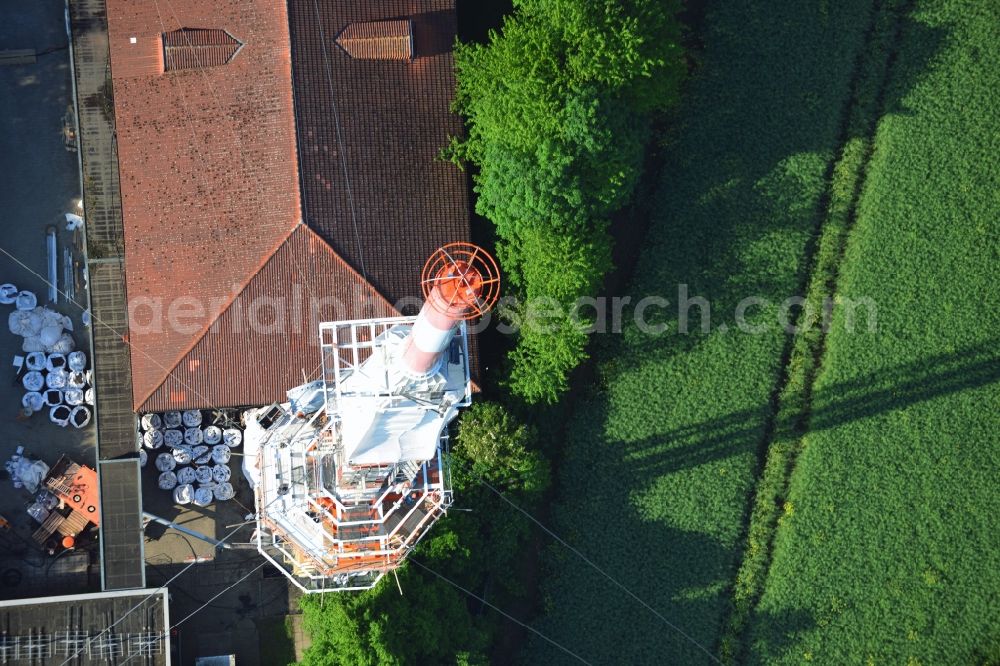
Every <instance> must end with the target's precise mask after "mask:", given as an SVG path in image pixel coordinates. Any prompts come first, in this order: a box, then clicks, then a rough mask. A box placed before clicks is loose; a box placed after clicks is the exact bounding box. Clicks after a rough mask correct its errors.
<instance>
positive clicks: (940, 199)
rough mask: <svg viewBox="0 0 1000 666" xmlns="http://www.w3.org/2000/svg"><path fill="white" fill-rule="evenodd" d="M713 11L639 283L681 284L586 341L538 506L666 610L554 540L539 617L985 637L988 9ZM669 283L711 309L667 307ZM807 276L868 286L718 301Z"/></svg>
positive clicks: (991, 511) (995, 442)
mask: <svg viewBox="0 0 1000 666" xmlns="http://www.w3.org/2000/svg"><path fill="white" fill-rule="evenodd" d="M914 5H915V6H914ZM706 26H707V27H706V31H705V51H704V53H703V57H702V60H701V68H700V71H699V72H698V73H696V74H695V77H694V79H693V81H692V83H691V85H690V87H689V90H688V91H687V92H686V94H685V103H684V104H683V106H682V109H681V111H680V114H679V122H678V124H677V126H676V127H675V128H674V129H673V130H672V131H671V132H670V134H669V135H668V136H667V137H666V139H665V141H664V144H665V147H666V149H667V153H668V164H667V165H666V168H665V173H664V175H663V179H662V184H661V190H660V192H659V195H658V196H657V197H656V199H655V202H654V203H653V205H652V206H651V208H652V210H653V211H654V212H653V213H652V223H651V227H650V230H649V236H648V239H647V243H646V246H645V249H644V252H643V254H642V257H641V260H640V262H639V265H638V266H637V268H636V276H637V277H636V279H635V281H634V283H633V285H632V286H631V288H630V291H629V294H630V296H631V297H632V298H633V299H634V300H633V302H634V301H636V300H638V299H640V298H642V297H643V296H648V295H650V294H659V295H662V296H663V297H665V298H667V299H669V300H670V301H671V306H670V307H669V308H667V309H666V314H665V315H664V316H663V317H662V318H661V319H660V320H659V321H661V322H663V323H666V324H667V325H668V332H667V333H666V334H664V335H660V336H649V335H647V334H644V333H641V332H640V331H638V330H636V328H635V327H629V328H628V329H627V330H626V334H625V335H623V336H619V337H617V338H613V339H607V340H602V341H599V343H598V345H597V353H596V357H597V360H598V368H599V371H598V376H599V381H598V382H597V386H595V387H594V388H593V390H591V392H590V395H589V397H587V398H585V399H581V400H579V402H578V403H577V408H576V410H575V417H574V420H573V421H572V423H571V424H570V425H569V426H568V437H567V441H566V444H565V447H564V451H565V460H564V461H563V463H562V465H561V466H560V468H559V469H558V470H557V479H558V482H559V484H560V485H559V501H558V503H557V505H556V506H555V508H554V510H553V514H554V519H553V520H554V527H555V528H556V531H558V532H560V533H561V534H562V536H563V537H565V538H566V539H567V540H568V541H570V542H571V543H573V544H574V545H576V546H577V547H579V548H580V549H581V550H583V551H584V552H585V553H586V554H587V555H588V556H589V557H591V559H593V560H594V561H595V562H596V563H597V564H598V565H600V566H601V567H603V568H604V569H605V570H606V571H608V572H609V573H610V574H611V575H613V576H615V577H616V578H617V579H618V580H620V581H621V582H622V583H624V584H625V585H626V586H627V587H629V588H630V589H631V590H632V591H633V592H635V593H636V594H637V595H638V596H640V597H641V598H642V599H644V600H645V601H646V602H648V603H649V604H650V605H651V606H652V607H653V608H654V609H655V610H656V611H657V612H658V613H660V614H661V615H662V616H663V617H662V618H657V617H656V616H655V615H654V614H653V613H650V612H649V611H647V610H646V609H643V608H642V607H641V605H639V604H638V603H637V602H636V601H634V600H633V599H630V598H629V597H628V596H627V595H625V594H624V593H622V592H620V591H619V590H616V589H614V587H612V586H610V585H609V584H607V582H606V581H605V580H603V579H602V578H601V576H600V574H598V573H596V572H595V571H594V570H593V569H591V568H589V567H587V565H586V564H584V563H583V562H581V561H580V560H579V559H578V558H575V557H574V556H573V555H571V554H569V553H567V552H566V551H565V550H564V549H561V548H559V547H553V549H552V554H551V555H550V556H549V557H548V560H547V564H548V568H549V571H548V582H547V584H546V585H545V586H544V588H543V592H544V593H545V609H546V613H545V616H544V618H543V620H542V621H541V622H539V623H538V628H539V629H540V630H542V631H544V632H545V633H546V634H547V635H548V636H550V637H551V638H553V639H555V640H557V641H560V642H562V643H564V644H566V645H569V646H572V647H573V649H574V650H575V651H576V652H577V653H578V654H579V655H580V656H581V657H582V658H584V659H587V660H589V661H593V662H595V663H612V662H618V663H653V662H661V663H662V662H666V663H698V662H709V661H711V659H710V658H709V657H708V656H707V655H706V654H705V653H704V652H703V651H701V649H700V648H699V647H698V646H696V645H694V642H697V643H699V644H700V645H701V646H703V647H705V648H706V649H707V650H708V651H710V652H711V653H712V654H713V655H715V656H716V657H718V658H719V659H721V660H722V661H724V662H726V663H730V662H733V661H736V662H753V663H774V662H782V663H802V662H810V661H812V662H816V663H824V664H844V663H898V664H925V665H930V664H953V663H954V664H966V663H996V662H997V661H998V660H1000V604H998V603H997V601H996V600H997V599H998V598H1000V476H998V470H1000V434H998V432H997V428H996V419H997V414H998V413H1000V384H998V382H1000V340H998V339H997V336H998V332H997V331H998V330H1000V326H998V324H1000V314H998V312H997V310H996V304H997V303H998V302H1000V286H998V285H1000V225H998V222H997V219H996V215H997V212H998V211H1000V157H998V156H1000V130H998V118H1000V98H998V96H997V93H996V91H997V90H1000V57H998V51H997V49H996V44H997V43H1000V11H998V10H997V8H996V7H995V6H990V5H989V3H975V2H972V0H964V1H961V2H959V1H958V0H953V1H951V2H947V3H940V2H938V3H934V2H930V1H927V2H923V3H921V2H917V3H913V2H907V1H905V0H873V1H871V2H862V1H860V0H859V1H856V2H849V3H796V4H795V5H794V6H791V7H785V8H782V9H776V8H774V7H768V8H767V9H754V8H748V7H746V6H743V5H736V4H733V3H722V4H721V6H718V7H716V8H715V9H714V10H713V11H710V12H709V15H708V17H707V19H706ZM679 283H684V284H686V285H688V293H689V294H691V295H699V296H704V297H705V298H706V299H707V300H708V301H709V302H710V303H711V307H712V309H713V311H712V326H711V330H710V331H709V332H707V333H702V332H695V333H693V334H689V335H678V334H677V326H678V321H677V311H676V309H675V308H676V301H677V298H678V295H677V291H676V289H677V285H678V284H679ZM798 293H802V294H804V295H805V296H806V297H807V299H808V301H809V302H810V303H811V304H812V306H813V307H814V309H818V308H819V307H820V306H821V303H822V300H823V299H824V298H827V297H842V298H850V299H854V300H855V301H861V299H867V300H865V301H861V302H866V303H874V304H875V305H874V307H870V306H868V305H863V306H861V307H860V308H858V309H857V310H855V315H856V321H855V322H854V326H853V327H852V326H851V325H850V322H849V321H848V319H849V317H848V315H847V314H846V312H847V310H845V309H844V308H839V309H835V311H834V316H833V320H832V325H831V326H830V328H829V332H823V331H820V330H819V329H813V330H811V331H809V332H808V333H806V334H804V335H798V336H794V337H789V336H786V335H785V334H784V333H783V332H782V331H781V330H778V329H777V328H775V327H774V326H773V323H774V322H775V321H776V320H777V317H776V312H775V309H774V307H764V308H760V309H755V310H754V313H755V314H754V322H755V323H757V322H768V323H771V324H772V329H771V330H770V331H769V332H767V333H765V334H760V335H749V334H746V333H743V332H741V331H736V330H734V327H733V321H732V316H733V312H734V307H735V304H736V302H737V301H738V300H739V299H740V298H743V297H746V296H762V297H764V298H767V299H769V300H770V301H771V302H772V303H775V302H778V301H780V300H781V299H782V298H784V297H786V296H789V295H792V294H798ZM817 311H818V310H817ZM873 313H874V314H873ZM691 314H692V316H691V322H690V325H691V326H692V327H693V328H694V329H697V328H698V325H699V314H700V313H699V310H698V308H697V307H694V308H692V309H691ZM868 317H873V319H872V321H873V322H874V330H869V328H868V322H869V319H868ZM719 324H726V326H728V330H722V329H720V328H719ZM668 622H669V623H671V624H674V625H676V627H671V626H669V625H668ZM678 629H679V630H680V631H678ZM681 631H683V632H685V633H687V634H688V635H689V636H690V639H689V638H686V637H684V636H683V635H681ZM691 639H693V640H691ZM526 656H527V661H529V662H532V663H534V662H537V661H540V660H542V659H546V660H555V661H556V662H559V663H561V662H562V661H564V660H565V659H566V655H564V654H560V653H557V652H556V651H555V650H554V648H552V647H551V646H549V645H547V644H545V643H544V642H543V641H541V640H536V641H533V642H532V643H531V644H530V646H529V648H528V650H527V651H526Z"/></svg>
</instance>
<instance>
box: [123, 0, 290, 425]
mask: <svg viewBox="0 0 1000 666" xmlns="http://www.w3.org/2000/svg"><path fill="white" fill-rule="evenodd" d="M107 9H108V32H109V42H110V48H111V71H112V76H113V77H114V91H115V96H114V97H115V119H116V122H115V125H116V128H117V136H118V159H119V167H120V170H121V191H122V213H123V220H124V228H125V262H126V283H127V284H126V286H127V293H128V299H129V306H130V310H131V311H132V313H133V315H134V316H133V317H132V323H133V325H132V326H131V327H130V332H129V336H130V343H131V348H132V354H131V357H132V358H131V360H132V378H133V400H134V401H135V406H136V408H138V407H140V406H141V404H142V399H143V398H144V397H145V396H146V395H148V394H149V393H150V392H151V391H153V389H155V388H156V387H157V386H159V385H160V384H161V383H162V382H163V379H164V377H165V376H166V374H167V373H168V371H170V370H171V369H172V368H173V367H174V366H175V365H176V363H177V361H178V360H179V358H180V356H181V355H182V354H183V353H185V352H186V351H187V349H188V348H189V347H190V345H191V342H192V339H193V338H195V337H197V335H198V334H199V333H200V332H201V331H202V330H204V329H205V328H206V327H207V326H208V325H209V324H210V323H211V321H212V320H214V318H215V315H216V314H217V313H218V311H219V310H220V309H221V308H222V306H223V305H224V304H225V303H226V302H227V301H229V300H230V299H231V298H232V295H233V293H234V289H239V288H241V287H242V286H243V285H245V284H246V283H247V282H249V280H250V278H251V277H252V276H253V274H254V273H255V272H256V271H257V268H258V267H259V266H261V265H262V264H263V263H264V261H265V260H266V259H267V258H268V256H269V255H270V254H271V253H272V251H273V250H274V248H275V247H276V246H277V245H278V244H279V243H280V242H281V241H282V239H284V238H285V237H286V236H287V235H288V233H289V231H290V230H291V229H292V227H293V225H295V224H297V223H298V221H299V219H300V205H299V186H298V169H297V164H296V154H295V125H294V115H293V111H292V95H291V84H292V82H291V63H290V54H289V38H288V28H287V26H288V22H287V15H286V13H285V3H284V1H283V0H215V1H213V2H204V1H202V0H170V2H155V1H153V0H149V1H145V0H143V1H142V2H139V1H136V0H108V2H107ZM191 25H196V26H218V27H219V29H225V30H228V31H229V33H230V34H233V35H239V38H240V40H242V41H243V43H244V46H243V49H242V51H241V53H240V55H239V57H238V58H235V59H233V60H232V61H231V62H230V63H229V64H228V65H226V66H225V67H212V68H206V69H195V70H183V71H177V72H166V73H162V74H157V73H151V72H150V71H149V68H147V67H145V66H142V67H140V66H139V64H141V62H142V60H141V59H137V58H136V57H135V56H134V55H133V54H139V55H140V56H142V57H143V58H146V57H148V54H146V53H145V50H146V45H148V44H149V43H150V41H151V40H153V39H155V40H156V41H161V40H162V35H163V33H168V32H170V31H173V30H177V29H180V28H182V27H186V26H191ZM133 37H135V38H136V43H135V44H133V43H132V41H131V38H133ZM179 299H181V300H179ZM172 303H173V304H174V305H175V307H178V308H179V309H181V310H185V308H187V309H190V308H196V307H199V306H196V305H192V304H194V303H198V304H200V307H202V308H204V314H203V316H202V317H200V318H197V319H198V321H197V322H195V321H194V319H195V318H193V317H189V318H187V319H186V320H185V321H186V325H185V326H182V327H180V330H179V329H178V327H173V326H169V325H167V321H166V320H167V318H168V317H167V315H168V314H169V312H168V308H169V306H170V305H171V304H172ZM155 307H162V309H163V325H157V322H155V321H154V320H153V318H152V314H151V312H152V310H151V308H155Z"/></svg>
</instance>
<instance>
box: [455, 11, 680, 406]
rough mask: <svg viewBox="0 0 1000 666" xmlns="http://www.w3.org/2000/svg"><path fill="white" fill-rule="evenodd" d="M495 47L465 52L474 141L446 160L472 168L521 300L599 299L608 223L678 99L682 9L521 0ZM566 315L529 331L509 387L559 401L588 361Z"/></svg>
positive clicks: (579, 333) (465, 47) (462, 102)
mask: <svg viewBox="0 0 1000 666" xmlns="http://www.w3.org/2000/svg"><path fill="white" fill-rule="evenodd" d="M514 6H515V11H514V13H513V14H512V15H510V16H508V17H507V18H506V19H505V21H504V24H503V28H502V30H501V31H500V32H492V33H491V34H490V39H489V43H488V44H485V45H480V44H461V45H459V46H458V48H457V49H456V52H455V62H456V71H457V80H458V81H457V91H456V98H455V107H456V109H457V110H458V111H459V112H460V113H462V114H463V115H464V116H465V117H466V119H467V122H468V135H467V136H466V138H464V139H454V140H453V142H452V144H451V146H450V147H449V148H448V150H447V151H446V153H447V155H448V156H449V157H450V158H451V159H453V160H454V161H455V162H456V163H459V164H463V163H466V162H470V163H472V164H474V165H475V166H476V167H477V169H478V171H477V172H476V174H475V176H474V181H475V192H476V195H477V200H476V210H477V212H478V213H480V214H481V215H483V216H484V217H486V218H488V219H490V220H491V221H492V222H493V223H494V225H495V226H496V232H497V236H498V239H499V240H498V243H497V252H498V254H499V258H500V263H501V265H502V267H503V269H504V271H505V273H506V279H507V281H508V285H509V291H510V292H511V293H512V294H514V295H516V296H518V297H519V300H520V302H521V303H525V302H531V301H534V300H538V299H551V300H554V301H555V302H557V303H559V304H563V305H569V304H572V303H573V302H574V301H575V300H576V299H577V298H579V297H583V296H593V295H595V292H596V291H597V290H598V289H599V287H600V285H601V283H602V281H603V279H604V276H605V274H606V273H607V272H608V270H609V269H610V267H611V238H610V236H609V234H608V227H609V219H610V216H611V214H612V213H613V212H614V211H616V210H618V209H620V208H622V207H623V206H624V205H625V204H626V203H628V201H629V199H630V197H631V195H632V191H633V189H634V188H635V185H636V182H637V180H638V178H639V175H640V171H641V167H642V161H643V156H644V151H645V146H646V143H647V141H648V140H649V138H650V121H651V118H652V116H653V114H654V113H655V112H657V111H660V110H663V109H666V108H669V107H671V106H673V105H674V104H675V102H676V101H677V98H678V90H679V85H680V81H681V79H682V77H683V73H684V67H683V61H682V59H681V55H682V51H681V48H680V46H679V41H680V27H679V23H678V22H677V20H676V18H675V12H676V10H677V6H678V5H677V3H675V2H659V1H654V0H626V1H624V2H623V1H621V0H515V2H514ZM583 328H584V327H583V326H581V324H580V322H578V321H576V320H575V319H573V318H572V317H570V316H569V314H564V315H562V318H561V319H559V320H558V321H555V322H548V325H547V326H546V329H545V330H544V331H543V330H536V329H534V328H532V327H530V326H529V327H525V328H524V329H522V330H521V332H520V334H519V337H518V340H517V344H516V347H515V348H514V350H513V351H512V354H511V357H510V360H511V364H510V376H509V377H508V379H507V381H508V384H509V387H510V389H511V390H512V391H513V392H514V393H515V394H516V395H518V396H520V397H521V398H523V399H525V400H526V401H527V402H529V403H537V402H553V401H554V400H555V399H557V398H558V396H559V395H560V394H561V393H562V392H563V391H564V390H565V388H566V386H567V379H568V376H569V373H570V372H571V371H572V370H573V369H574V368H575V367H576V366H577V365H579V364H580V362H581V361H582V360H583V359H584V358H586V350H585V348H586V343H587V335H586V333H585V332H584V330H583Z"/></svg>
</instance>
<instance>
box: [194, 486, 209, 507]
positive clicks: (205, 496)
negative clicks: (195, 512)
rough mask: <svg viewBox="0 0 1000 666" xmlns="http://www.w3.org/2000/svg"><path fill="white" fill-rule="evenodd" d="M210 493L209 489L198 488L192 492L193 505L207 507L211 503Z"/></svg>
mask: <svg viewBox="0 0 1000 666" xmlns="http://www.w3.org/2000/svg"><path fill="white" fill-rule="evenodd" d="M212 497H213V495H212V491H211V490H210V489H209V488H198V489H197V490H196V491H194V503H195V504H196V505H198V506H208V505H209V504H211V503H212Z"/></svg>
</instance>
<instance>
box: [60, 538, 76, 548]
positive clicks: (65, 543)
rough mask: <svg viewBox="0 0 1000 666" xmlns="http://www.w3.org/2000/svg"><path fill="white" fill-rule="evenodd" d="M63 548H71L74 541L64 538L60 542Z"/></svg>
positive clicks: (74, 543)
mask: <svg viewBox="0 0 1000 666" xmlns="http://www.w3.org/2000/svg"><path fill="white" fill-rule="evenodd" d="M62 545H63V548H72V547H73V546H75V545H76V539H74V538H73V537H71V536H64V537H63V540H62Z"/></svg>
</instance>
